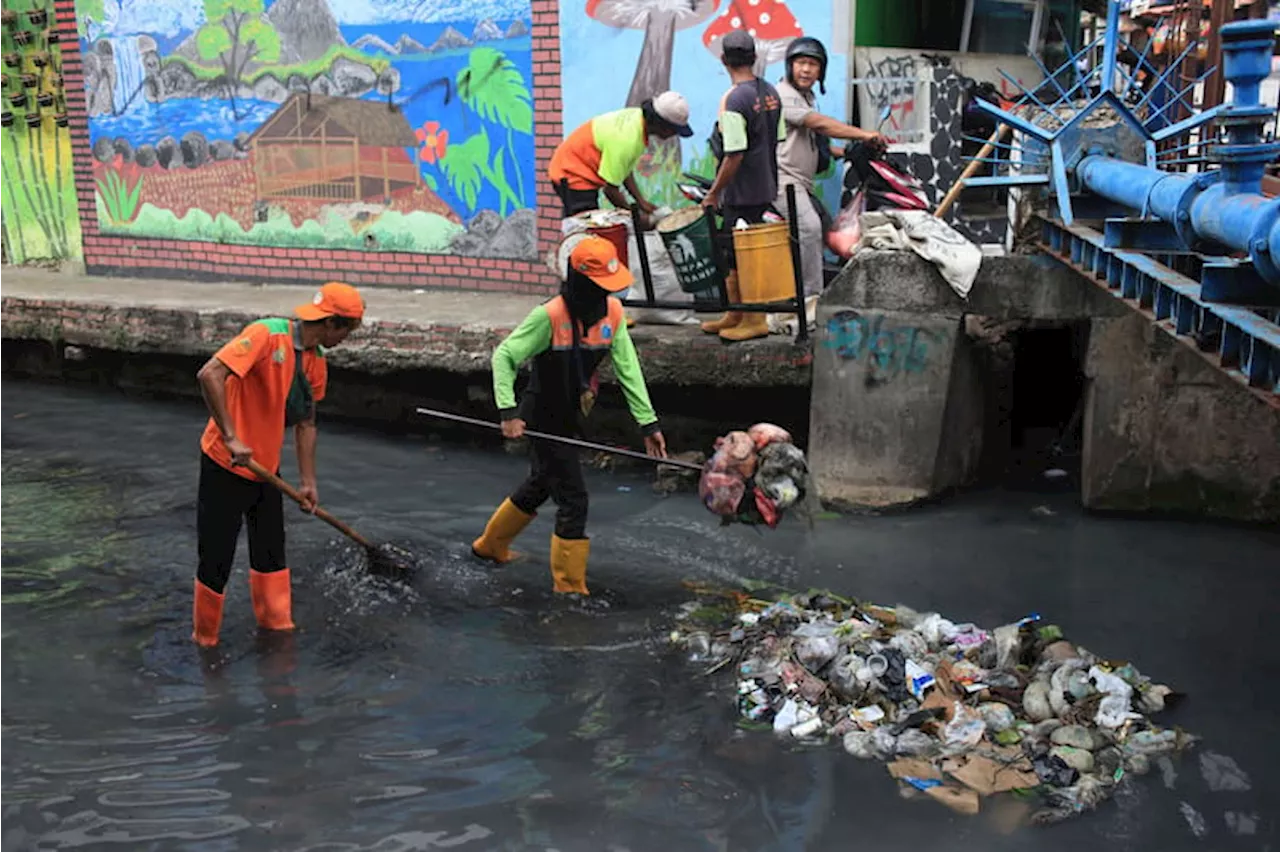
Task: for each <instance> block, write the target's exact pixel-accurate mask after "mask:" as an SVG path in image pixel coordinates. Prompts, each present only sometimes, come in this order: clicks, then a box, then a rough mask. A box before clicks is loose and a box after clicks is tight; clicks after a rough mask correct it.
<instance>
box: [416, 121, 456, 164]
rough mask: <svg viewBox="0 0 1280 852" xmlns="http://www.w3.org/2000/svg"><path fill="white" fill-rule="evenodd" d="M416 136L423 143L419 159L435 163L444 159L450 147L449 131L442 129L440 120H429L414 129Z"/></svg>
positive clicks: (419, 150) (419, 151)
mask: <svg viewBox="0 0 1280 852" xmlns="http://www.w3.org/2000/svg"><path fill="white" fill-rule="evenodd" d="M413 135H414V136H416V137H418V141H419V142H421V143H422V147H421V148H419V149H418V159H419V160H423V161H424V162H427V163H431V164H434V163H435V162H436V161H437V160H443V159H444V154H445V151H447V150H448V149H449V131H447V130H441V129H440V122H438V121H428V122H426V123H425V124H423V125H422V126H421V127H419V128H418V129H417V130H416V131H414V134H413Z"/></svg>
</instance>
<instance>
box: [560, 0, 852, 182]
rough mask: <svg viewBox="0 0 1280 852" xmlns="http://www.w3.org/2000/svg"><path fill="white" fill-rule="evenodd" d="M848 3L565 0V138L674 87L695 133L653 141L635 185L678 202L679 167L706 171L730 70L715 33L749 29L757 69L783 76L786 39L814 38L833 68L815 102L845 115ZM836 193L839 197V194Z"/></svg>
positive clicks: (830, 112) (562, 31)
mask: <svg viewBox="0 0 1280 852" xmlns="http://www.w3.org/2000/svg"><path fill="white" fill-rule="evenodd" d="M841 4H845V5H847V0H792V2H790V3H787V2H784V0H563V2H561V4H560V44H561V51H560V54H561V64H562V72H561V86H562V90H563V102H564V132H565V135H568V134H569V133H571V132H573V130H574V129H575V128H576V127H577V126H578V125H580V124H582V123H583V122H584V121H587V120H588V119H590V118H592V117H594V116H596V115H599V114H600V113H603V112H609V111H610V110H615V109H620V108H622V107H624V106H638V105H639V104H640V103H641V102H642V101H643V100H644V99H645V98H650V97H653V96H654V95H655V94H658V93H659V92H662V91H664V90H666V89H674V90H676V91H678V92H680V93H681V94H683V95H684V96H685V98H686V99H687V100H688V101H689V111H690V122H689V123H690V124H691V125H692V127H693V130H694V135H693V137H692V138H690V139H686V140H679V141H678V140H671V141H670V143H668V144H657V145H654V146H652V147H651V148H650V150H649V152H648V153H647V154H646V156H645V158H644V159H643V160H642V161H641V164H640V166H639V167H638V168H637V172H638V174H637V175H636V178H637V182H638V183H639V185H640V188H641V190H642V191H644V192H645V193H646V194H647V196H648V197H649V199H650V200H651V201H654V202H655V203H667V204H684V203H687V202H684V200H683V196H681V195H680V193H679V190H677V189H676V186H675V184H676V181H677V180H678V179H679V176H680V174H681V172H682V171H689V172H693V173H695V174H702V175H706V176H710V175H711V174H713V173H714V169H715V160H714V159H712V157H711V155H710V152H709V150H708V148H707V137H708V136H709V135H710V134H711V129H712V127H713V126H714V124H715V120H716V113H717V111H718V110H719V106H720V99H721V97H723V96H724V93H725V91H726V90H727V89H728V88H729V75H728V73H727V72H726V71H725V70H724V66H723V65H721V63H720V58H719V57H720V53H719V39H720V38H721V37H723V35H724V34H725V33H726V32H728V31H729V30H731V29H736V28H738V27H745V28H749V29H751V30H753V31H754V34H755V36H756V42H757V55H758V56H759V63H758V65H757V73H758V74H760V75H761V76H762V77H764V78H765V79H767V80H769V81H770V82H774V81H777V80H779V79H781V78H782V76H783V74H784V73H785V72H784V68H783V65H782V61H781V60H782V58H783V55H784V54H785V52H786V48H787V45H788V44H789V43H790V42H791V40H792V39H793V38H795V37H797V36H799V35H810V36H814V37H816V38H819V39H821V40H822V41H823V43H824V44H825V45H826V47H827V51H828V53H829V55H830V57H831V58H830V63H829V64H830V67H829V69H828V71H827V83H826V86H827V94H826V95H825V96H821V95H820V96H819V99H818V106H819V109H821V110H822V111H823V112H825V113H826V114H828V115H832V116H835V117H839V118H843V117H845V116H847V115H848V89H849V85H848V79H849V75H848V66H849V62H848V58H847V56H846V54H845V53H844V52H843V51H844V50H845V41H846V37H845V36H843V35H842V36H841V37H840V38H839V39H836V38H833V30H834V29H835V27H834V25H833V22H834V21H836V20H839V19H842V15H841V13H840V12H839V11H838V9H837V8H836V7H837V6H838V5H841ZM836 197H837V198H838V195H836Z"/></svg>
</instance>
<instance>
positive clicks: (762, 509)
mask: <svg viewBox="0 0 1280 852" xmlns="http://www.w3.org/2000/svg"><path fill="white" fill-rule="evenodd" d="M790 439H791V435H790V433H789V432H787V430H785V429H783V428H781V427H780V426H775V425H773V424H772V423H757V424H755V425H754V426H752V427H751V428H750V429H749V430H747V431H745V432H743V431H734V432H730V433H728V434H727V435H724V436H722V437H720V438H717V439H716V444H715V454H714V455H712V457H711V458H710V460H708V461H707V463H706V464H705V465H704V466H703V474H702V478H701V480H700V481H699V483H698V493H699V495H700V496H701V497H702V502H703V505H705V506H706V507H707V509H708V510H710V511H711V512H713V513H715V514H717V515H719V516H720V517H721V518H722V519H723V520H722V523H726V524H727V523H731V522H733V521H737V522H738V523H744V524H764V525H765V526H768V527H770V528H773V527H775V526H777V525H778V522H779V521H781V519H782V516H783V513H784V512H786V511H787V510H788V509H790V508H791V507H793V506H795V505H796V504H798V503H802V502H803V501H805V500H806V498H809V499H812V498H811V496H810V495H811V494H812V489H811V488H810V487H809V468H808V464H807V462H806V461H805V457H804V453H803V452H801V451H800V449H799V448H798V447H796V446H795V445H794V444H792V443H790ZM804 510H805V511H806V512H809V511H810V507H808V506H807V505H806V506H805V507H804ZM810 523H812V515H810Z"/></svg>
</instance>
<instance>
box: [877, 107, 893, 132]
mask: <svg viewBox="0 0 1280 852" xmlns="http://www.w3.org/2000/svg"><path fill="white" fill-rule="evenodd" d="M892 114H893V107H892V106H890V105H889V104H885V105H884V106H883V107H881V108H880V118H879V121H878V122H877V123H876V132H877V133H879V132H880V129H881V128H882V127H884V123H885V122H886V121H888V120H889V116H890V115H892Z"/></svg>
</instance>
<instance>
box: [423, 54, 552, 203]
mask: <svg viewBox="0 0 1280 852" xmlns="http://www.w3.org/2000/svg"><path fill="white" fill-rule="evenodd" d="M455 82H456V85H457V90H458V96H459V97H460V98H461V100H462V102H463V103H464V104H466V105H467V107H468V108H469V109H470V110H471V111H472V112H474V113H475V114H476V115H477V116H479V117H480V118H481V119H483V120H484V121H485V122H490V123H492V124H494V125H496V126H497V127H499V128H502V129H503V130H505V133H506V144H504V145H501V146H499V148H498V150H497V151H496V152H493V151H492V142H491V140H490V138H489V131H488V129H487V128H486V127H485V126H484V124H481V126H480V129H479V130H478V131H477V132H476V133H473V134H472V135H471V136H469V137H467V139H465V140H464V141H462V142H459V143H456V144H450V145H448V146H447V147H444V146H443V145H442V146H441V148H442V153H441V154H440V156H439V158H438V164H439V168H440V170H441V171H442V172H443V173H444V176H445V179H446V180H448V181H449V186H450V187H451V188H452V189H453V191H454V192H456V193H457V194H458V196H459V197H461V198H462V200H463V203H464V204H466V205H467V208H468V209H470V210H475V208H476V203H477V199H478V196H479V193H480V190H481V188H482V186H483V184H484V183H485V182H488V184H489V185H490V186H492V187H493V188H494V189H495V190H497V192H498V205H499V210H498V212H499V214H500V215H503V216H505V215H507V213H508V211H510V210H518V209H520V208H523V207H528V206H529V205H528V202H527V200H526V198H525V188H524V179H523V176H522V174H521V171H520V159H519V157H518V156H517V154H516V143H515V137H514V134H516V133H521V134H524V135H526V136H531V135H532V134H533V98H532V96H531V95H530V94H529V89H528V87H527V86H526V85H525V81H524V76H523V75H522V74H521V73H520V69H519V68H517V67H516V66H515V64H514V63H512V62H511V60H509V59H508V58H507V57H506V55H505V54H503V53H502V52H501V51H499V50H494V49H493V48H491V47H477V48H475V49H474V50H472V51H471V53H470V55H469V56H468V58H467V66H466V67H465V68H463V69H462V70H461V71H459V72H458V76H457V79H456V81H455ZM433 138H434V133H433ZM491 152H492V156H490V154H491ZM423 159H428V158H427V157H424V158H423ZM432 159H434V158H432ZM508 162H510V163H511V167H512V171H513V179H514V183H515V188H514V189H513V188H512V185H511V183H512V181H510V180H508V178H507V163H508Z"/></svg>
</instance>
